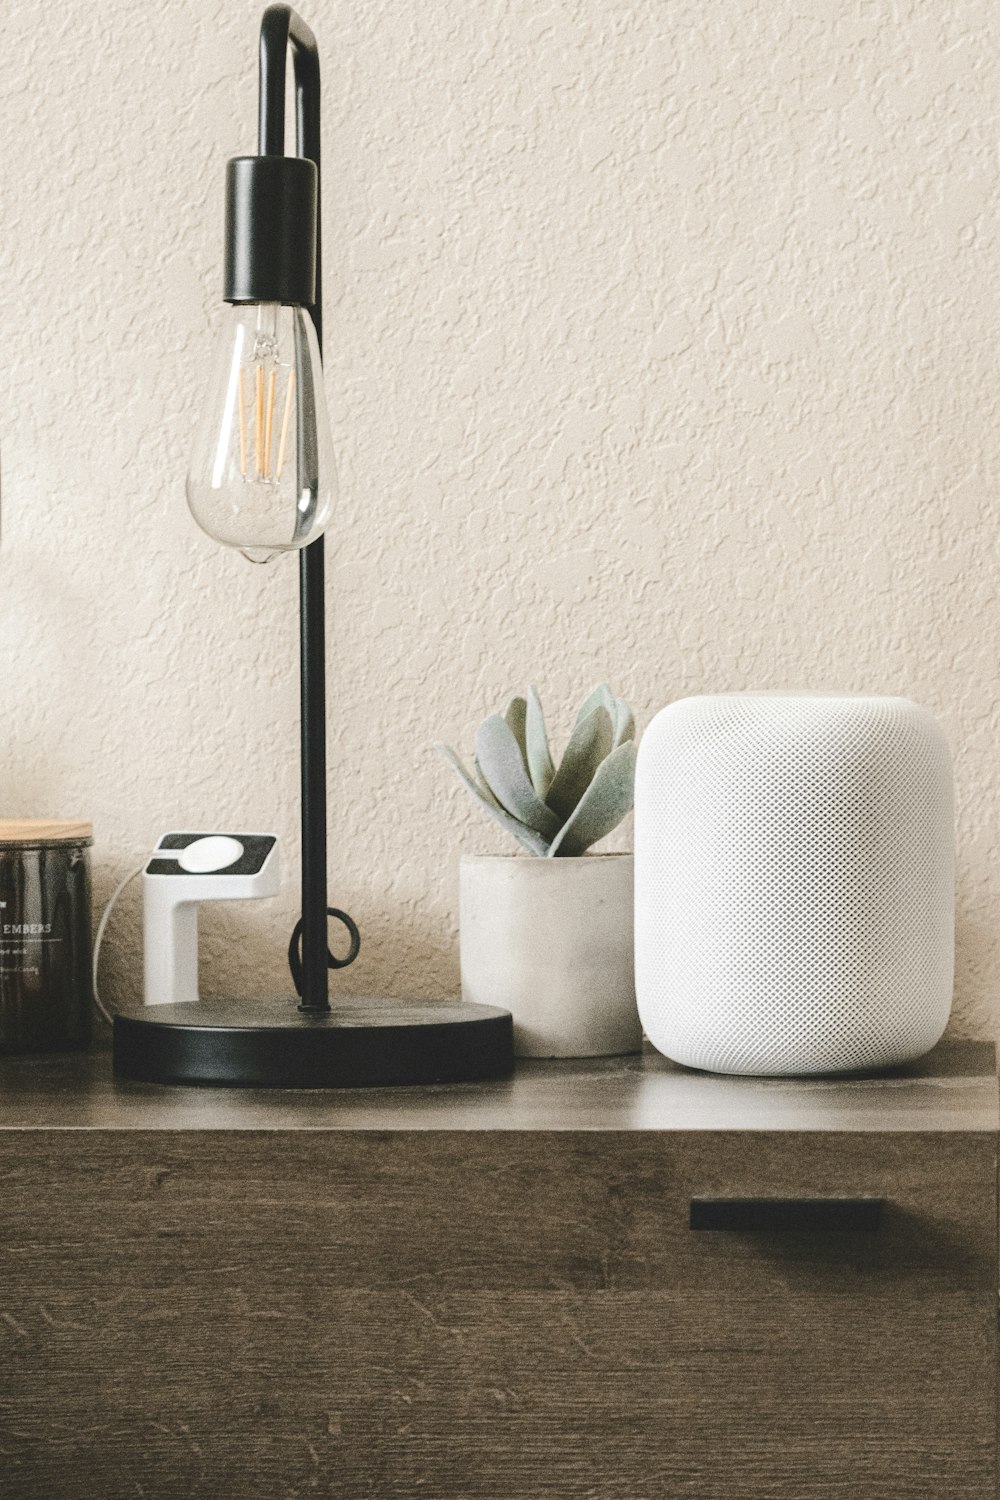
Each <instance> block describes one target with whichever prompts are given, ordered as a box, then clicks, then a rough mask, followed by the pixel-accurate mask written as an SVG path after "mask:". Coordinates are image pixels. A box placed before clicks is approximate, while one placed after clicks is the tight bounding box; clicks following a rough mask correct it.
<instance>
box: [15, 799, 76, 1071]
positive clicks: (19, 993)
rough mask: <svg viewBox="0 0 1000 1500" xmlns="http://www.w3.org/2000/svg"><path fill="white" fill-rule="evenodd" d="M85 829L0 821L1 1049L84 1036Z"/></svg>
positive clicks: (29, 1048) (34, 1048)
mask: <svg viewBox="0 0 1000 1500" xmlns="http://www.w3.org/2000/svg"><path fill="white" fill-rule="evenodd" d="M91 834H92V829H91V825H90V824H89V823H57V822H46V821H41V820H38V821H32V820H8V821H3V820H0V1054H2V1053H10V1052H61V1051H64V1050H70V1049H73V1048H80V1047H86V1045H87V1043H88V1042H89V1040H90V1015H91V976H90V856H89V854H88V852H87V851H88V850H89V848H90V846H91V844H92V843H93V838H92V836H91Z"/></svg>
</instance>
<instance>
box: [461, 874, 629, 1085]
mask: <svg viewBox="0 0 1000 1500" xmlns="http://www.w3.org/2000/svg"><path fill="white" fill-rule="evenodd" d="M459 924H460V948H461V963H462V996H463V998H464V999H466V1000H472V1001H476V1002H478V1003H480V1004H483V1005H501V1006H503V1007H504V1008H505V1009H506V1010H509V1011H510V1012H511V1014H512V1016H513V1018H514V1049H515V1052H516V1053H517V1055H518V1057H602V1056H610V1055H612V1054H617V1053H623V1052H638V1051H639V1048H640V1046H641V1044H642V1028H641V1026H640V1024H639V1014H638V1011H637V1010H636V1003H635V972H634V963H633V950H632V856H631V854H587V855H583V856H582V857H581V858H578V859H532V858H530V857H526V856H523V855H482V856H477V855H467V856H465V857H464V858H463V860H462V862H461V867H460V871H459Z"/></svg>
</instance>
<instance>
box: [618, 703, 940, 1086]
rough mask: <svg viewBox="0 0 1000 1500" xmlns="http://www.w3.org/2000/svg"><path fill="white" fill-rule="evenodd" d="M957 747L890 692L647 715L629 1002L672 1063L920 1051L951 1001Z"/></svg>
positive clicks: (781, 1069) (795, 1066)
mask: <svg viewBox="0 0 1000 1500" xmlns="http://www.w3.org/2000/svg"><path fill="white" fill-rule="evenodd" d="M953 828H954V814H953V795H952V775H951V759H950V755H949V752H948V746H947V744H946V742H945V739H944V736H943V734H942V733H941V730H940V729H939V728H938V726H937V724H936V723H935V721H934V719H933V718H932V717H931V716H930V714H928V713H927V712H926V711H925V710H924V709H922V708H919V707H918V706H917V705H916V704H914V703H910V702H909V701H908V700H906V699H903V698H882V697H845V696H820V695H811V694H799V695H793V694H783V695H776V694H766V693H762V694H724V695H718V696H713V697H704V698H686V699H683V700H681V701H680V702H678V703H674V704H672V705H671V706H670V707H669V708H666V709H664V710H663V712H662V713H660V714H658V715H657V717H656V718H655V719H654V720H653V722H652V723H651V724H650V726H649V728H648V729H647V731H646V733H645V735H644V736H643V740H642V744H641V746H640V750H639V758H638V765H637V770H636V791H635V942H636V993H637V998H638V1002H639V1014H640V1016H641V1018H642V1022H643V1026H644V1029H645V1031H646V1034H647V1036H648V1037H649V1039H650V1041H651V1042H652V1043H653V1044H654V1046H656V1047H657V1048H659V1050H660V1051H661V1052H664V1053H666V1054H667V1056H668V1057H671V1058H673V1059H674V1060H675V1061H677V1062H681V1063H685V1064H687V1065H688V1066H690V1067H695V1068H704V1069H708V1070H711V1071H714V1072H722V1073H749V1074H776V1075H778V1074H810V1073H837V1072H850V1071H854V1070H858V1069H868V1068H879V1067H886V1066H889V1065H891V1064H894V1063H900V1062H904V1061H907V1060H909V1059H911V1058H914V1057H918V1056H920V1055H921V1054H922V1053H923V1052H925V1051H927V1050H928V1049H929V1048H930V1047H932V1046H933V1045H934V1043H935V1042H936V1041H937V1040H938V1039H939V1037H940V1036H941V1033H942V1032H943V1030H944V1028H945V1025H946V1024H947V1020H948V1015H949V1012H950V1009H951V992H952V982H953V967H954V832H953Z"/></svg>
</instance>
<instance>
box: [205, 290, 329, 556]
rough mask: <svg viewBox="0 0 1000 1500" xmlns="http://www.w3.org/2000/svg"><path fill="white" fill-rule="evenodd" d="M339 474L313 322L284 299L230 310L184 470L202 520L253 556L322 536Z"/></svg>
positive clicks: (218, 535)
mask: <svg viewBox="0 0 1000 1500" xmlns="http://www.w3.org/2000/svg"><path fill="white" fill-rule="evenodd" d="M336 491H337V475H336V469H335V467H334V462H333V448H332V444H331V441H330V423H329V419H328V417H327V411H326V398H325V396H324V393H323V367H322V364H321V362H320V355H319V345H318V343H317V340H316V329H315V327H314V326H313V320H312V318H311V317H310V315H309V313H308V312H306V311H304V310H303V308H301V307H299V306H297V305H286V304H282V303H280V302H251V303H237V304H236V305H235V306H232V307H230V308H229V310H228V314H227V319H226V324H225V337H224V338H223V340H222V345H221V347H220V349H219V352H218V355H217V357H216V366H215V371H214V375H213V379H212V384H211V387H210V389H209V392H208V396H207V400H206V404H205V406H204V408H203V411H202V414H201V418H200V421H199V424H198V430H197V436H196V438H195V444H194V451H193V454H192V458H191V468H190V470H189V472H188V476H187V500H188V505H189V507H190V509H191V514H192V515H193V516H194V518H195V520H196V521H197V522H198V525H199V526H200V527H201V529H202V530H203V531H206V532H207V533H208V535H209V536H211V537H214V538H215V540H216V541H217V542H223V543H225V545H226V546H227V547H238V548H239V550H240V551H241V552H242V553H243V554H244V555H245V556H246V557H248V558H250V560H251V562H268V561H269V560H270V559H271V558H272V557H277V556H279V555H280V554H281V553H282V552H292V551H296V550H297V549H298V548H300V547H305V546H308V544H309V543H310V542H314V541H316V539H317V537H320V536H322V534H323V532H324V530H325V529H326V526H327V524H328V523H329V520H330V517H331V514H332V511H333V506H334V504H335V502H336Z"/></svg>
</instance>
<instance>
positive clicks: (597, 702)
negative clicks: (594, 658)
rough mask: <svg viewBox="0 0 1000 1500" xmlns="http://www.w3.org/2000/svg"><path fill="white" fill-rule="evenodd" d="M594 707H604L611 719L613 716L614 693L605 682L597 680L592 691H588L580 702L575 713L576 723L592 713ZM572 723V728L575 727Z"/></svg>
mask: <svg viewBox="0 0 1000 1500" xmlns="http://www.w3.org/2000/svg"><path fill="white" fill-rule="evenodd" d="M595 708H606V709H607V711H608V713H609V714H610V715H611V717H612V719H613V718H614V716H615V695H614V693H613V692H612V691H611V689H610V688H609V687H608V685H607V683H606V682H599V683H598V684H597V686H596V687H595V688H594V691H593V692H592V693H588V694H587V696H586V698H584V700H583V702H582V703H581V704H580V707H579V708H578V709H577V714H576V724H582V723H583V721H584V719H585V718H586V717H587V715H588V714H592V713H593V712H594V709H595ZM576 724H574V726H573V727H574V728H576Z"/></svg>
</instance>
